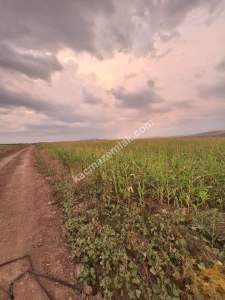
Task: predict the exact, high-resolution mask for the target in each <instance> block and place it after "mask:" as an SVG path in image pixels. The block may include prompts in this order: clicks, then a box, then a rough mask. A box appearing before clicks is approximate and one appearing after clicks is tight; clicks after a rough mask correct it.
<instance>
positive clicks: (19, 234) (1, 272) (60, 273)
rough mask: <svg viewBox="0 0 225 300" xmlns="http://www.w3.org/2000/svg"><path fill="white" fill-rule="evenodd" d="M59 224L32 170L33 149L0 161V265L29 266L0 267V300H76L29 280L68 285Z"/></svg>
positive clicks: (66, 255)
mask: <svg viewBox="0 0 225 300" xmlns="http://www.w3.org/2000/svg"><path fill="white" fill-rule="evenodd" d="M60 220H61V216H60V212H59V210H58V208H57V207H56V205H55V204H54V201H53V199H52V196H51V193H50V190H49V187H48V184H47V183H46V181H45V179H44V178H43V177H42V176H41V175H40V174H39V173H38V172H37V170H36V169H35V167H34V147H33V146H28V147H26V148H25V149H22V150H19V151H17V152H16V153H13V154H10V155H9V156H6V157H4V158H2V159H0V265H1V264H3V263H5V262H7V261H9V260H12V259H15V258H18V257H22V256H24V255H29V256H30V258H31V260H32V264H33V266H31V262H30V261H29V259H28V258H24V259H21V260H17V261H15V262H13V263H10V264H7V265H5V266H1V267H0V299H1V300H3V299H4V300H5V299H13V295H14V299H17V300H30V299H32V300H46V299H59V300H73V299H81V296H76V294H75V292H74V291H72V290H71V289H69V288H66V287H65V286H63V285H60V284H56V283H55V282H53V281H52V282H50V281H49V280H46V279H43V277H40V276H36V275H35V274H37V273H38V274H39V273H41V274H45V275H51V276H54V277H57V278H60V279H63V280H65V281H67V282H69V283H73V281H74V280H73V279H74V271H73V269H74V268H73V266H72V262H71V258H70V256H69V251H68V248H67V246H66V243H65V240H64V237H63V234H62V229H61V228H62V226H61V223H60ZM27 271H28V272H27ZM23 274H24V275H23ZM16 277H18V280H16V281H15V282H14V284H12V282H13V280H14V279H15V278H16ZM10 283H11V286H10ZM40 285H42V286H43V288H41V286H40ZM9 287H10V288H9ZM7 293H8V294H7ZM10 297H11V298H10Z"/></svg>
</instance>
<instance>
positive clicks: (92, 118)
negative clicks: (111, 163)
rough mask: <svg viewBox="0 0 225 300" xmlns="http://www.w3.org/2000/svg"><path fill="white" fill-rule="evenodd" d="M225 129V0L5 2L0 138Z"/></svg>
mask: <svg viewBox="0 0 225 300" xmlns="http://www.w3.org/2000/svg"><path fill="white" fill-rule="evenodd" d="M147 121H152V122H154V126H153V127H152V128H151V129H150V130H149V131H147V132H145V133H144V134H143V137H154V136H171V135H186V134H193V133H198V132H205V131H211V130H220V129H225V0H132V1H130V0H120V1H118V0H104V1H103V0H63V1H62V0H16V1H15V0H7V1H5V0H0V143H20V142H39V141H56V140H81V139H103V138H108V139H111V138H123V137H125V136H127V135H131V134H132V133H133V132H134V131H135V130H136V129H137V128H139V127H140V126H142V125H143V124H144V123H145V122H147Z"/></svg>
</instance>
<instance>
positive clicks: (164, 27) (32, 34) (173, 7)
mask: <svg viewBox="0 0 225 300" xmlns="http://www.w3.org/2000/svg"><path fill="white" fill-rule="evenodd" d="M222 1H223V0H214V1H212V0H182V1H181V0H167V1H153V0H134V1H130V0H129V1H128V0H123V1H117V0H107V1H102V0H64V1H62V0H38V1H37V0H16V1H14V0H7V1H5V0H0V8H1V9H0V40H1V41H3V42H9V43H11V44H14V45H17V46H20V47H23V48H27V49H39V50H46V49H48V50H50V51H57V50H58V49H61V48H64V47H68V48H72V49H74V50H75V51H87V52H90V53H93V54H95V55H97V56H99V57H100V56H101V55H102V53H107V54H108V55H109V53H110V52H111V53H113V51H114V50H119V51H129V50H131V48H132V46H133V44H134V43H135V42H137V40H138V44H139V43H140V44H141V43H142V42H143V44H145V46H144V47H146V40H147V41H148V43H147V45H148V46H147V49H146V50H147V51H150V50H151V49H153V48H154V36H155V34H158V35H159V36H161V38H162V39H163V40H164V41H166V40H169V39H170V38H172V37H173V36H174V34H175V35H176V34H177V31H176V29H177V27H178V25H179V24H180V23H181V22H182V21H183V20H184V19H185V17H186V16H187V15H188V14H189V13H190V12H191V11H192V10H193V9H195V8H198V7H205V8H206V9H207V10H208V14H209V15H211V14H213V11H214V10H215V8H216V7H217V6H218V5H219V3H221V2H222ZM142 27H146V28H148V30H147V36H146V35H144V34H143V32H142V31H138V30H139V29H140V28H142ZM138 28H139V29H138ZM138 32H139V33H138ZM140 46H141V45H140Z"/></svg>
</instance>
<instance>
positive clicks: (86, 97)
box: [82, 89, 101, 104]
mask: <svg viewBox="0 0 225 300" xmlns="http://www.w3.org/2000/svg"><path fill="white" fill-rule="evenodd" d="M82 93H83V101H84V102H86V103H88V104H97V103H99V102H100V101H101V100H100V99H99V98H98V97H96V96H95V95H93V94H91V93H89V92H88V91H87V90H86V89H83V91H82Z"/></svg>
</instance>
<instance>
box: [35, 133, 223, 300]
mask: <svg viewBox="0 0 225 300" xmlns="http://www.w3.org/2000/svg"><path fill="white" fill-rule="evenodd" d="M116 143H117V141H81V142H65V143H46V144H40V145H39V146H38V151H37V161H38V166H39V168H40V169H41V170H42V172H45V173H46V175H47V176H48V178H50V180H51V183H52V185H53V188H54V190H55V191H56V193H57V197H58V201H59V203H60V205H61V207H62V210H63V216H64V226H65V228H66V232H67V237H68V240H69V243H70V246H71V252H72V255H73V258H74V261H75V262H76V263H77V265H79V266H80V276H79V282H80V284H81V285H84V286H85V285H89V286H91V287H92V289H93V291H101V293H102V294H103V295H104V297H105V299H214V298H213V297H217V298H215V299H224V297H225V280H224V278H225V277H224V259H225V238H224V232H225V217H224V211H225V138H197V137H193V138H174V139H172V138H171V139H169V138H168V139H149V140H147V139H146V140H137V141H134V142H132V143H131V144H130V145H129V146H128V147H126V148H125V149H123V150H122V151H119V152H118V153H116V154H115V155H113V156H112V157H111V159H109V160H108V161H106V162H105V163H104V164H102V165H100V166H98V167H97V168H94V169H93V170H92V172H91V173H90V174H89V175H88V176H87V177H86V178H85V179H84V180H81V181H79V182H74V180H73V178H74V175H76V174H79V173H80V172H82V171H84V170H85V168H87V167H88V166H89V165H91V164H92V163H93V162H95V161H97V160H98V159H99V158H100V157H101V156H102V155H104V153H106V152H107V151H110V149H111V148H112V147H113V146H114V145H115V144H116Z"/></svg>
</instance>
